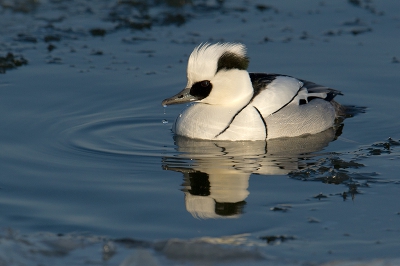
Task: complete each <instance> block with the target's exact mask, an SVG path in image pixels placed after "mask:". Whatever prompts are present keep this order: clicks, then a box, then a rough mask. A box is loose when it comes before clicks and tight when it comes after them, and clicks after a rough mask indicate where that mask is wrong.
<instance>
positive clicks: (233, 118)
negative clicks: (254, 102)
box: [214, 102, 250, 138]
mask: <svg viewBox="0 0 400 266" xmlns="http://www.w3.org/2000/svg"><path fill="white" fill-rule="evenodd" d="M249 103H250V102H248V103H247V104H246V105H245V106H243V107H242V109H240V110H239V111H237V113H236V114H235V115H234V116H233V117H232V119H231V121H229V123H228V125H227V126H226V127H225V128H224V129H223V130H222V131H221V132H219V133H218V134H217V135H215V137H214V138H217V137H218V136H219V135H221V134H222V133H224V132H225V131H226V130H227V129H228V128H229V127H230V126H231V124H232V122H233V120H235V118H236V116H238V114H240V112H241V111H243V109H244V108H246V107H247V106H248V105H249Z"/></svg>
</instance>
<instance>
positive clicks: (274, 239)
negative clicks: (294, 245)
mask: <svg viewBox="0 0 400 266" xmlns="http://www.w3.org/2000/svg"><path fill="white" fill-rule="evenodd" d="M260 239H261V240H265V241H267V244H269V245H279V244H281V243H282V242H286V241H288V240H295V239H296V238H295V237H294V236H285V235H277V236H262V237H260Z"/></svg>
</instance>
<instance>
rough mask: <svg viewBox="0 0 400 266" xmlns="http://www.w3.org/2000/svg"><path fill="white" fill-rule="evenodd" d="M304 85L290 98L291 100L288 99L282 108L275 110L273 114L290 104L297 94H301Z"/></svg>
mask: <svg viewBox="0 0 400 266" xmlns="http://www.w3.org/2000/svg"><path fill="white" fill-rule="evenodd" d="M302 88H303V87H301V88H299V90H298V91H297V92H296V94H295V95H294V96H293V97H292V99H290V101H288V102H287V103H286V104H284V105H283V106H282V107H281V108H279V109H278V110H276V111H275V112H273V113H272V114H271V115H273V114H276V113H277V112H279V111H280V110H282V109H283V108H285V107H286V106H288V104H289V103H291V102H292V101H293V100H294V98H296V96H297V95H298V94H299V91H300V90H301V89H302Z"/></svg>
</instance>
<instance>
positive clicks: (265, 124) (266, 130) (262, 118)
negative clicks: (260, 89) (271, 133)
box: [253, 106, 268, 138]
mask: <svg viewBox="0 0 400 266" xmlns="http://www.w3.org/2000/svg"><path fill="white" fill-rule="evenodd" d="M253 107H254V109H256V111H257V113H258V115H259V116H260V118H261V121H262V122H263V124H264V127H265V138H267V137H268V128H267V123H265V120H264V117H263V116H262V114H261V112H260V110H258V109H257V107H255V106H253Z"/></svg>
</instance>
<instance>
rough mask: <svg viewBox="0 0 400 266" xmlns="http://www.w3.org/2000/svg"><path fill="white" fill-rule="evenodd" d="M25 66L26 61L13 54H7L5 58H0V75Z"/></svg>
mask: <svg viewBox="0 0 400 266" xmlns="http://www.w3.org/2000/svg"><path fill="white" fill-rule="evenodd" d="M26 64H28V60H26V59H25V58H24V57H22V56H18V55H14V54H13V53H8V54H7V55H6V56H5V57H1V56H0V74H4V73H6V70H7V69H14V68H17V67H20V66H22V65H26Z"/></svg>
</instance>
